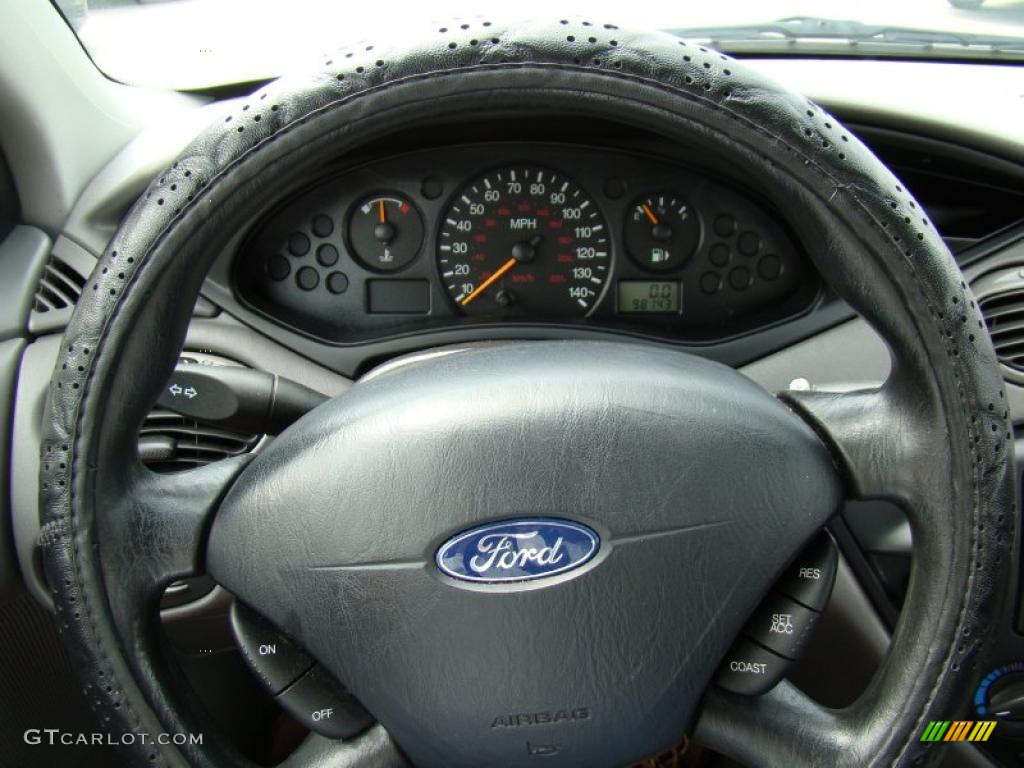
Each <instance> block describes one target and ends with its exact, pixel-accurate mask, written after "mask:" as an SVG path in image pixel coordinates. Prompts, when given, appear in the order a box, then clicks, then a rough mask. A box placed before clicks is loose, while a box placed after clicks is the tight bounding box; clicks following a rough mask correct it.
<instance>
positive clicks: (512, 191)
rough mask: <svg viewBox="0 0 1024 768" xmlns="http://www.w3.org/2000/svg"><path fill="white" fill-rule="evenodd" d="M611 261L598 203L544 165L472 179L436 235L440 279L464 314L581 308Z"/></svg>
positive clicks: (589, 302)
mask: <svg viewBox="0 0 1024 768" xmlns="http://www.w3.org/2000/svg"><path fill="white" fill-rule="evenodd" d="M609 262H610V257H609V249H608V228H607V226H606V224H605V221H604V218H603V217H602V215H601V212H600V211H599V210H598V209H597V205H596V204H595V203H594V201H593V200H592V199H591V198H590V197H589V196H588V195H587V194H586V193H585V192H584V191H583V190H582V189H581V188H580V187H579V185H577V184H576V183H575V182H573V181H571V180H569V179H567V178H565V177H564V176H561V175H559V174H557V173H553V172H552V171H549V170H546V169H542V168H531V167H520V166H516V167H508V168H501V169H498V170H495V171H491V172H490V173H487V174H485V175H483V176H481V177H479V178H477V179H474V180H473V181H471V182H470V183H469V184H467V185H466V186H465V187H464V188H463V189H462V190H461V191H460V192H459V193H458V194H457V195H456V197H455V199H454V200H453V201H452V203H451V205H450V206H449V208H448V211H447V213H446V214H445V218H444V222H443V223H442V225H441V232H440V236H439V238H438V264H439V266H440V270H441V276H442V279H443V281H444V285H445V287H446V288H447V290H448V293H449V295H450V296H451V297H452V300H453V301H454V302H455V304H456V306H457V307H458V308H459V310H460V311H462V312H464V313H466V314H469V315H491V314H493V315H502V316H508V315H515V316H531V317H544V316H552V315H563V316H564V315H585V314H587V313H588V312H590V310H591V309H593V307H594V305H595V303H596V302H597V300H598V298H599V297H600V296H601V292H602V291H603V289H604V286H605V283H606V282H607V279H608V271H609Z"/></svg>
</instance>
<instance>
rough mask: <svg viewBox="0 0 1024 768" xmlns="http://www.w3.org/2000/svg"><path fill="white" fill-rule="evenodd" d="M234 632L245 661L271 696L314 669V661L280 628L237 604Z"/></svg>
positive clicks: (233, 609) (235, 607)
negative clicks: (282, 632) (279, 629)
mask: <svg viewBox="0 0 1024 768" xmlns="http://www.w3.org/2000/svg"><path fill="white" fill-rule="evenodd" d="M231 631H232V632H233V633H234V635H235V641H236V642H237V643H238V647H239V648H240V649H241V651H242V655H243V656H244V657H245V660H246V661H247V662H248V663H249V666H250V667H252V670H253V671H254V672H255V673H256V675H257V676H258V677H259V678H260V679H261V680H262V681H263V683H264V685H266V686H267V687H268V688H269V689H270V691H271V693H275V694H276V693H280V692H281V691H282V690H284V689H285V688H286V687H288V685H290V684H291V683H293V682H294V681H295V680H297V679H298V678H299V676H300V675H301V674H302V673H303V672H305V671H306V670H307V669H309V668H310V667H312V666H313V659H311V658H310V657H309V656H307V655H306V654H305V653H303V652H302V651H301V650H300V649H299V648H298V646H296V645H295V643H293V642H292V641H291V640H289V639H288V638H287V637H285V636H284V635H282V634H281V633H280V632H279V631H278V629H277V627H275V626H274V625H273V624H271V623H270V622H269V621H267V620H266V619H264V618H263V617H262V616H260V615H259V614H258V613H256V612H255V611H254V610H252V609H251V608H247V607H246V606H244V605H242V604H241V603H239V602H237V601H236V602H235V604H234V605H232V606H231Z"/></svg>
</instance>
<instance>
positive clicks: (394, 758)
mask: <svg viewBox="0 0 1024 768" xmlns="http://www.w3.org/2000/svg"><path fill="white" fill-rule="evenodd" d="M309 766H316V767H317V768H409V766H410V764H409V762H408V761H407V760H406V759H405V757H404V756H403V755H402V753H401V752H400V751H399V749H398V747H397V746H395V742H394V741H392V739H391V736H390V735H389V734H388V732H387V731H386V730H385V729H384V726H382V725H375V726H373V727H372V728H370V729H369V730H368V731H366V732H365V733H363V734H361V735H360V736H359V737H358V738H356V739H353V740H352V741H345V742H339V741H334V740H332V739H326V738H324V737H323V736H318V735H317V734H311V735H309V736H308V737H307V738H306V740H305V741H303V742H302V744H301V745H299V748H298V749H296V750H295V751H294V752H292V754H291V755H289V756H288V758H287V759H286V760H285V761H284V762H283V763H281V765H280V766H279V768H309Z"/></svg>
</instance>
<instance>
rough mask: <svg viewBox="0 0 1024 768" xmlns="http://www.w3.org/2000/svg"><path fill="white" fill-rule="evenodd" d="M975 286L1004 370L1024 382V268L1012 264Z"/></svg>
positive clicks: (982, 313) (979, 305) (1016, 379)
mask: <svg viewBox="0 0 1024 768" xmlns="http://www.w3.org/2000/svg"><path fill="white" fill-rule="evenodd" d="M971 288H972V290H973V291H974V293H975V295H976V296H977V300H978V309H980V310H981V315H982V317H983V318H984V319H985V325H986V326H988V332H989V335H990V336H991V337H992V346H993V347H995V350H996V357H998V358H999V362H1000V363H1002V364H1003V365H1004V366H1005V368H1004V371H1005V370H1006V369H1009V371H1008V373H1010V374H1011V376H1009V378H1011V379H1013V380H1015V381H1017V382H1018V383H1020V382H1021V381H1024V269H1021V268H1020V267H1012V268H1010V269H1003V270H1000V271H998V272H993V273H990V274H987V275H985V276H983V277H981V278H980V279H978V280H977V281H976V282H975V283H974V284H973V285H972V286H971Z"/></svg>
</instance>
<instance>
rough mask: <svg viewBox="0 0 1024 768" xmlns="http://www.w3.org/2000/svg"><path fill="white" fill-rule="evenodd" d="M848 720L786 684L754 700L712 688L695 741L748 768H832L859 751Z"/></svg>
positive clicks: (853, 763) (705, 700) (704, 706)
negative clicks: (783, 767) (800, 767)
mask: <svg viewBox="0 0 1024 768" xmlns="http://www.w3.org/2000/svg"><path fill="white" fill-rule="evenodd" d="M844 720H845V714H844V713H843V712H837V711H834V710H830V709H826V708H825V707H823V706H821V705H820V704H818V703H817V702H815V701H814V700H812V699H811V698H810V697H808V696H807V695H805V694H804V693H803V692H801V691H800V690H799V689H797V688H796V687H795V686H794V685H793V684H792V683H790V682H788V681H786V680H783V681H782V682H780V683H779V684H778V685H776V686H775V687H774V688H772V689H771V690H770V691H768V692H767V693H765V694H764V695H762V696H756V697H746V696H739V695H736V694H733V693H728V692H726V691H722V690H720V689H718V688H714V687H712V688H711V689H709V690H708V693H707V695H706V696H705V698H704V705H703V709H702V710H701V714H700V717H699V719H698V720H697V725H696V728H695V731H694V738H695V739H696V740H697V741H698V742H700V743H701V744H704V745H705V746H708V747H711V748H712V749H716V750H718V751H720V752H723V753H724V754H727V755H729V756H731V757H733V758H734V759H736V760H738V761H740V762H741V763H742V764H743V765H746V766H749V768H761V767H762V766H764V768H770V767H771V766H779V765H834V764H836V763H837V762H838V759H839V757H840V755H843V756H844V758H843V759H844V760H848V759H849V758H850V750H851V749H857V748H858V746H857V744H856V743H854V741H853V740H852V739H850V738H849V730H850V729H849V727H848V726H847V724H846V723H845V722H844ZM849 764H850V765H855V764H857V763H856V762H853V761H851V762H850V763H849Z"/></svg>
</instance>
